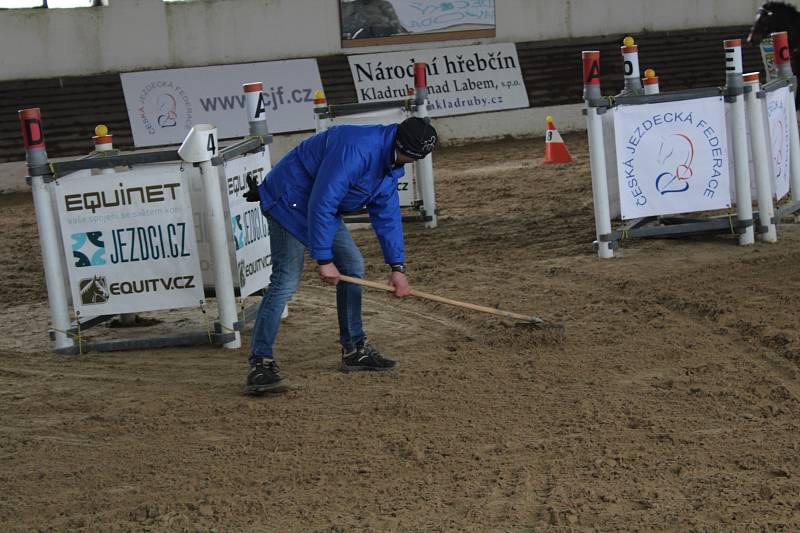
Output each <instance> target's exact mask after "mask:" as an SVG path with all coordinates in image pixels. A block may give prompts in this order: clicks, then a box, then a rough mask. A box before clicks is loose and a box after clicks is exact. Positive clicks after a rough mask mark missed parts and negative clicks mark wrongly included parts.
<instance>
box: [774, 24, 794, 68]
mask: <svg viewBox="0 0 800 533" xmlns="http://www.w3.org/2000/svg"><path fill="white" fill-rule="evenodd" d="M772 46H773V48H774V49H775V64H776V65H785V64H787V63H789V62H790V61H791V59H792V53H791V51H790V50H789V34H788V33H787V32H785V31H779V32H775V33H773V34H772Z"/></svg>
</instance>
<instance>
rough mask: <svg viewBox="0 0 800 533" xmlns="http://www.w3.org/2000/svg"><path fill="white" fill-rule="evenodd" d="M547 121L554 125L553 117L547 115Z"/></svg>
mask: <svg viewBox="0 0 800 533" xmlns="http://www.w3.org/2000/svg"><path fill="white" fill-rule="evenodd" d="M546 120H547V122H550V123H552V122H553V116H552V115H547V119H546Z"/></svg>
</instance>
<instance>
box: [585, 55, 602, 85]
mask: <svg viewBox="0 0 800 533" xmlns="http://www.w3.org/2000/svg"><path fill="white" fill-rule="evenodd" d="M582 55H583V84H584V85H600V52H599V51H597V50H592V51H588V52H583V53H582Z"/></svg>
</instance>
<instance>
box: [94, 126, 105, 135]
mask: <svg viewBox="0 0 800 533" xmlns="http://www.w3.org/2000/svg"><path fill="white" fill-rule="evenodd" d="M94 134H95V135H97V136H98V137H103V136H105V135H108V126H106V125H105V124H98V125H97V127H96V128H95V129H94Z"/></svg>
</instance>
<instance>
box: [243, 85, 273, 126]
mask: <svg viewBox="0 0 800 533" xmlns="http://www.w3.org/2000/svg"><path fill="white" fill-rule="evenodd" d="M242 88H243V89H244V95H245V98H246V99H247V121H248V123H249V124H250V135H252V136H254V137H266V136H267V135H269V129H268V128H267V108H266V105H265V104H264V92H263V90H264V84H263V83H260V82H256V83H245V84H244V85H242Z"/></svg>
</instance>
